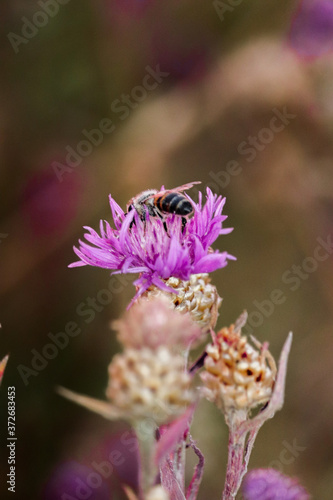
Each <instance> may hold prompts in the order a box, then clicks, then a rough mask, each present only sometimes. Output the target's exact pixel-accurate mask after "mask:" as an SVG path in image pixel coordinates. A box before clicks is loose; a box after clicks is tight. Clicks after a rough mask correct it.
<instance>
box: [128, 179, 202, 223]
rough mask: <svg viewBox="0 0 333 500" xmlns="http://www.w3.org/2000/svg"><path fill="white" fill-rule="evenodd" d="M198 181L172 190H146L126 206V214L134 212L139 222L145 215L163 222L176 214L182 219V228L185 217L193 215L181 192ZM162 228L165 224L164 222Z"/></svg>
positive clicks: (189, 203)
mask: <svg viewBox="0 0 333 500" xmlns="http://www.w3.org/2000/svg"><path fill="white" fill-rule="evenodd" d="M194 184H200V181H196V182H190V183H188V184H183V185H182V186H179V187H176V188H174V189H165V190H163V191H158V190H157V189H148V190H146V191H142V193H140V194H138V195H136V196H134V198H132V199H131V200H130V201H129V202H128V204H127V207H126V208H127V212H130V211H131V210H133V209H134V210H136V211H137V213H138V214H139V216H140V218H141V220H145V218H146V213H147V211H148V213H149V215H150V216H152V217H160V218H161V219H163V220H164V218H165V216H166V215H168V214H176V215H179V216H180V217H181V218H182V223H183V228H184V227H185V225H186V220H187V217H188V216H190V215H192V214H193V211H194V210H193V206H192V203H191V202H190V201H189V200H188V199H187V198H186V196H184V195H183V194H182V191H186V190H187V189H190V188H191V187H192V186H194ZM164 228H166V224H165V222H164Z"/></svg>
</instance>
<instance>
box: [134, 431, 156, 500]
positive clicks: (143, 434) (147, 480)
mask: <svg viewBox="0 0 333 500" xmlns="http://www.w3.org/2000/svg"><path fill="white" fill-rule="evenodd" d="M150 423H151V422H150ZM134 429H135V432H136V436H137V439H138V443H139V453H140V477H139V488H140V498H142V499H144V498H146V494H147V492H148V491H149V489H150V488H151V487H152V486H154V484H155V479H156V475H157V468H156V465H155V463H154V451H155V431H156V429H155V428H154V427H152V426H151V425H149V428H147V426H144V421H141V422H137V423H135V425H134Z"/></svg>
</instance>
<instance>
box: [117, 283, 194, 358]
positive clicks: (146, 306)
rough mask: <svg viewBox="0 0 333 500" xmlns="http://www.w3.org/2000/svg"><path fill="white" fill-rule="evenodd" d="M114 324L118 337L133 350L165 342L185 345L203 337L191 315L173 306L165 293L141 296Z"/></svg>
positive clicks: (165, 344)
mask: <svg viewBox="0 0 333 500" xmlns="http://www.w3.org/2000/svg"><path fill="white" fill-rule="evenodd" d="M161 293H162V292H161ZM113 326H114V328H115V329H116V330H118V340H119V341H120V342H121V343H122V344H123V345H124V346H125V347H130V348H134V349H141V348H142V347H149V348H150V349H157V348H158V347H160V346H162V345H164V346H168V347H169V348H170V349H171V348H172V349H175V348H177V347H181V348H186V347H188V346H189V344H192V343H193V342H195V341H196V340H197V339H198V338H199V337H201V336H202V331H201V330H200V329H199V327H198V326H197V325H196V324H195V323H194V322H193V321H192V320H191V318H190V315H189V314H180V313H179V312H178V311H175V310H174V309H172V308H171V307H170V301H169V300H168V299H167V298H166V297H164V296H163V295H162V296H158V295H157V296H156V297H155V296H154V295H152V296H148V297H146V298H140V299H139V300H138V301H137V302H136V303H135V304H134V305H133V306H132V307H131V309H129V311H127V312H126V313H125V315H124V316H123V318H122V319H120V320H118V321H114V323H113Z"/></svg>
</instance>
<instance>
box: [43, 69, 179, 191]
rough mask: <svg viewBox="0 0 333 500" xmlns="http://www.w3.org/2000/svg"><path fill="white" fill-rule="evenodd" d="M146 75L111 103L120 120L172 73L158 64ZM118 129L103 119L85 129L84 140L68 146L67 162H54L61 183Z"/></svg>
mask: <svg viewBox="0 0 333 500" xmlns="http://www.w3.org/2000/svg"><path fill="white" fill-rule="evenodd" d="M145 70H146V72H147V73H146V75H145V76H144V77H143V79H142V82H141V85H136V86H135V87H133V89H132V90H131V92H130V94H121V96H120V97H119V98H118V99H114V100H113V101H112V103H111V106H110V108H111V111H112V112H113V113H115V114H116V115H118V116H119V120H121V121H123V120H125V119H126V118H127V117H128V116H129V115H130V114H131V112H132V111H133V110H134V109H136V108H137V107H138V106H139V105H140V103H141V102H142V101H144V100H145V99H146V97H147V96H148V93H149V92H151V91H153V90H155V89H156V88H157V87H158V86H159V85H160V84H161V83H162V82H163V80H164V79H165V78H167V77H168V76H169V75H170V73H168V72H166V71H161V69H160V65H159V64H158V65H157V66H156V67H155V69H154V68H151V67H150V66H146V68H145ZM115 129H116V125H115V124H114V122H113V121H112V120H110V119H109V118H103V119H102V120H100V122H99V123H98V124H97V127H96V128H94V129H91V130H87V129H83V130H82V135H83V137H84V139H83V140H81V141H79V142H78V143H77V144H76V145H75V146H74V147H73V146H70V145H67V146H66V148H65V149H66V152H67V154H66V157H65V162H64V163H61V162H58V161H53V162H52V164H51V167H52V169H53V171H54V173H55V175H56V177H57V179H58V181H59V182H62V181H63V176H64V175H65V174H67V173H71V172H73V171H74V169H75V168H77V167H78V166H79V165H81V163H82V161H83V159H84V158H86V157H87V156H89V155H91V153H92V152H93V150H94V148H97V147H98V146H100V145H101V144H102V143H103V141H104V139H105V137H106V136H108V135H110V134H111V133H112V132H114V130H115Z"/></svg>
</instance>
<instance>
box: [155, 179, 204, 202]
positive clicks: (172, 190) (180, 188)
mask: <svg viewBox="0 0 333 500" xmlns="http://www.w3.org/2000/svg"><path fill="white" fill-rule="evenodd" d="M194 184H201V181H194V182H189V183H187V184H183V185H182V186H178V187H175V188H173V189H165V188H164V186H162V187H161V190H160V191H159V192H158V193H155V194H154V195H153V196H152V198H155V197H158V196H161V194H162V193H165V192H166V191H169V192H170V193H172V192H175V193H179V192H181V191H186V190H187V189H191V187H193V186H194Z"/></svg>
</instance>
